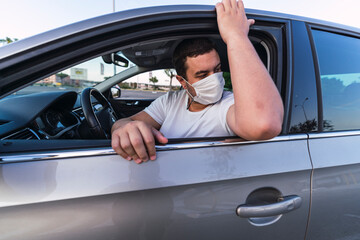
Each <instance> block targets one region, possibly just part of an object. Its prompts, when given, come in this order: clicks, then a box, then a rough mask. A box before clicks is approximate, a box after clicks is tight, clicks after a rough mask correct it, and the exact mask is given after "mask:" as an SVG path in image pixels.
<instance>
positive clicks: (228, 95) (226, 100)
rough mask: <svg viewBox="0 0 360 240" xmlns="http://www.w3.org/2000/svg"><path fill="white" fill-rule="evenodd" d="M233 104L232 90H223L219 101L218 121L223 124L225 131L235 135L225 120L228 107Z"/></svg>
mask: <svg viewBox="0 0 360 240" xmlns="http://www.w3.org/2000/svg"><path fill="white" fill-rule="evenodd" d="M233 104H234V95H233V93H232V92H229V91H224V95H223V98H222V99H221V102H220V109H221V111H220V114H219V117H220V122H221V124H222V125H223V126H225V129H226V131H227V132H228V133H229V134H230V135H235V133H234V132H233V131H232V130H231V128H230V127H229V125H228V123H227V121H226V116H227V112H228V111H229V108H230V106H231V105H233Z"/></svg>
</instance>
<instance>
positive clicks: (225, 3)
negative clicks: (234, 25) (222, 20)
mask: <svg viewBox="0 0 360 240" xmlns="http://www.w3.org/2000/svg"><path fill="white" fill-rule="evenodd" d="M222 4H223V6H224V11H225V12H227V11H229V10H230V8H231V4H230V0H223V1H222Z"/></svg>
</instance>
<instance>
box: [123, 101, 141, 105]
mask: <svg viewBox="0 0 360 240" xmlns="http://www.w3.org/2000/svg"><path fill="white" fill-rule="evenodd" d="M126 105H127V106H137V105H139V101H132V102H127V103H126Z"/></svg>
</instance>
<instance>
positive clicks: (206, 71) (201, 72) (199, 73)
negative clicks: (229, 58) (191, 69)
mask: <svg viewBox="0 0 360 240" xmlns="http://www.w3.org/2000/svg"><path fill="white" fill-rule="evenodd" d="M219 67H221V63H219V64H218V65H216V66H215V67H214V69H217V68H219ZM208 72H210V71H209V70H200V71H198V72H196V73H195V76H198V75H201V74H204V73H208Z"/></svg>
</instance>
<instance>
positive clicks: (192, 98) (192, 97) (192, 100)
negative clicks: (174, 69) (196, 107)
mask: <svg viewBox="0 0 360 240" xmlns="http://www.w3.org/2000/svg"><path fill="white" fill-rule="evenodd" d="M180 77H181V76H180ZM181 78H182V79H183V80H184V81H185V82H186V84H188V85H191V84H190V83H189V82H188V81H186V79H185V78H183V77H181ZM185 91H186V92H187V93H188V94H189V95H190V97H191V101H190V102H188V106H187V108H186V110H189V108H190V105H191V104H192V103H193V102H194V96H193V95H192V94H191V93H190V92H189V90H187V88H185Z"/></svg>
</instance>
